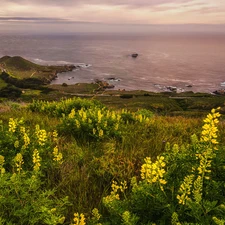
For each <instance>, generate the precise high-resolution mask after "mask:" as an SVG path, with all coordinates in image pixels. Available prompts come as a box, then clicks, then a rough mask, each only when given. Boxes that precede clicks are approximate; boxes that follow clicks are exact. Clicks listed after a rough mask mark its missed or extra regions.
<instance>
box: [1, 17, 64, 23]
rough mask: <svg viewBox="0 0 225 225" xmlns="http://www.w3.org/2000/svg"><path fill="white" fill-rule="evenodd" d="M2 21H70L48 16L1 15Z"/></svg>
mask: <svg viewBox="0 0 225 225" xmlns="http://www.w3.org/2000/svg"><path fill="white" fill-rule="evenodd" d="M0 21H9V22H10V21H32V22H35V21H36V22H49V23H51V22H68V21H67V20H66V19H60V18H48V17H0Z"/></svg>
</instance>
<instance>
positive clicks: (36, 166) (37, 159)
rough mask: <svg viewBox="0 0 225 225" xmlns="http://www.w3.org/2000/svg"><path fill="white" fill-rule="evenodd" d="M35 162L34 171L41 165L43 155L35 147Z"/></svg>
mask: <svg viewBox="0 0 225 225" xmlns="http://www.w3.org/2000/svg"><path fill="white" fill-rule="evenodd" d="M33 164H34V166H33V169H34V171H36V172H38V171H39V170H40V167H41V157H40V156H39V152H38V150H37V149H35V150H34V152H33Z"/></svg>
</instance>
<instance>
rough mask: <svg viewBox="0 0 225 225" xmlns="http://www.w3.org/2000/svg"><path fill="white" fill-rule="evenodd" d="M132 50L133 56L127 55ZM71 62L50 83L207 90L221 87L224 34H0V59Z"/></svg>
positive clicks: (223, 82) (224, 71)
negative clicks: (97, 82) (68, 69)
mask: <svg viewBox="0 0 225 225" xmlns="http://www.w3.org/2000/svg"><path fill="white" fill-rule="evenodd" d="M133 53H138V57H137V58H133V57H132V56H131V55H132V54H133ZM4 55H9V56H16V55H19V56H22V57H24V58H26V59H28V60H31V61H33V62H35V63H38V64H43V65H56V64H57V65H62V64H75V65H78V66H79V68H78V69H75V70H74V71H72V72H68V73H62V74H59V75H58V79H56V80H54V81H53V82H52V84H62V83H67V84H74V83H91V82H94V81H95V80H96V79H99V80H105V81H107V82H108V83H110V84H111V85H114V86H115V88H114V89H121V90H122V89H125V90H137V89H138V90H146V91H154V92H161V91H167V90H169V89H171V87H172V88H176V90H177V91H178V92H182V91H193V92H213V91H215V90H219V89H223V88H224V87H225V35H224V34H209V33H208V34H202V33H199V34H188V33H186V34H185V33H183V34H178V33H177V34H175V33H174V34H162V33H161V34H152V35H151V34H149V35H138V34H136V35H135V34H73V35H69V34H68V35H66V34H65V35H9V34H0V57H2V56H4Z"/></svg>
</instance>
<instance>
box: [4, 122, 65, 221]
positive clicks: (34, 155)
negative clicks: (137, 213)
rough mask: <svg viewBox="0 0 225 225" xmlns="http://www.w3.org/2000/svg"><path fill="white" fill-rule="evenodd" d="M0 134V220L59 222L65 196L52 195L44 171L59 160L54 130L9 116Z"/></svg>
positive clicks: (60, 161)
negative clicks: (30, 125) (27, 124)
mask: <svg viewBox="0 0 225 225" xmlns="http://www.w3.org/2000/svg"><path fill="white" fill-rule="evenodd" d="M0 135H1V140H0V221H1V224H37V225H39V224H49V225H52V224H55V225H56V224H63V223H64V221H65V216H64V214H65V213H66V210H67V207H68V206H69V201H68V198H67V197H63V198H61V197H56V196H55V192H56V189H52V188H49V187H48V186H49V185H48V179H47V178H48V176H47V175H46V173H49V175H50V173H51V172H52V174H54V173H53V171H54V170H57V168H58V167H59V166H60V164H61V163H62V154H61V153H60V152H59V149H58V138H57V136H58V135H57V133H56V132H53V133H52V134H47V132H46V131H45V130H44V129H40V127H39V126H38V125H37V126H36V128H35V130H34V131H33V132H32V131H30V130H29V128H27V127H25V125H24V122H23V120H22V119H21V120H17V119H13V118H11V119H10V120H9V123H8V125H7V126H5V125H3V124H1V126H0Z"/></svg>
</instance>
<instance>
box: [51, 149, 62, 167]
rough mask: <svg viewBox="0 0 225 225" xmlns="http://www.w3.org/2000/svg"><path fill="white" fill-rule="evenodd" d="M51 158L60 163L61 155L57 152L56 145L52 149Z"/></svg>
mask: <svg viewBox="0 0 225 225" xmlns="http://www.w3.org/2000/svg"><path fill="white" fill-rule="evenodd" d="M53 157H54V158H53V160H54V161H56V162H58V163H60V164H61V163H62V159H63V156H62V153H60V152H59V149H58V147H57V146H56V147H55V148H54V149H53Z"/></svg>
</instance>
